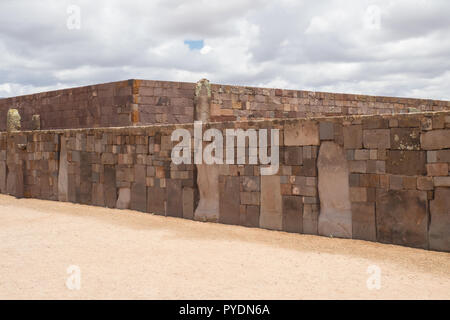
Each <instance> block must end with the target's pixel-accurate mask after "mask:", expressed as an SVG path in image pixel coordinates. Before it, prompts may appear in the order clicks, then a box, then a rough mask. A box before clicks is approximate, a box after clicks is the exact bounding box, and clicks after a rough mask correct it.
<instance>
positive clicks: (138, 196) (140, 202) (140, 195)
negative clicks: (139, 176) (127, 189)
mask: <svg viewBox="0 0 450 320" xmlns="http://www.w3.org/2000/svg"><path fill="white" fill-rule="evenodd" d="M144 179H145V176H144ZM130 209H132V210H137V211H141V212H147V186H146V183H145V182H144V183H142V182H135V183H133V184H132V186H131V201H130Z"/></svg>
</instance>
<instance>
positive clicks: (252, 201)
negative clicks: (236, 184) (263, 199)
mask: <svg viewBox="0 0 450 320" xmlns="http://www.w3.org/2000/svg"><path fill="white" fill-rule="evenodd" d="M240 198H241V204H247V205H255V206H258V205H259V204H260V193H259V192H241V193H240Z"/></svg>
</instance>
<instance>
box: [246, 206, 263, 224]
mask: <svg viewBox="0 0 450 320" xmlns="http://www.w3.org/2000/svg"><path fill="white" fill-rule="evenodd" d="M245 207H246V211H245V217H244V222H243V225H244V226H246V227H249V228H259V210H260V206H245Z"/></svg>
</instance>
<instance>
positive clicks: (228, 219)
mask: <svg viewBox="0 0 450 320" xmlns="http://www.w3.org/2000/svg"><path fill="white" fill-rule="evenodd" d="M239 188H240V185H239V177H227V176H222V177H221V179H220V183H219V190H220V200H219V210H220V215H219V222H220V223H226V224H234V225H239V222H240V191H239Z"/></svg>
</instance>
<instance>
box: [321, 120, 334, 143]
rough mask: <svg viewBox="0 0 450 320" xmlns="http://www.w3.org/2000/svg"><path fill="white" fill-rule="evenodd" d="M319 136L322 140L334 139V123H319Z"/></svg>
mask: <svg viewBox="0 0 450 320" xmlns="http://www.w3.org/2000/svg"><path fill="white" fill-rule="evenodd" d="M319 137H320V140H334V123H333V122H320V123H319Z"/></svg>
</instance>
